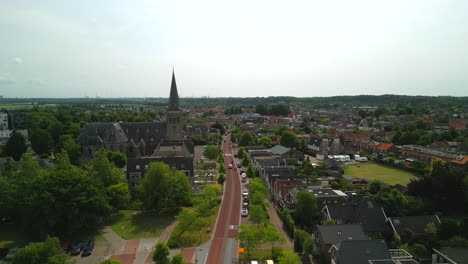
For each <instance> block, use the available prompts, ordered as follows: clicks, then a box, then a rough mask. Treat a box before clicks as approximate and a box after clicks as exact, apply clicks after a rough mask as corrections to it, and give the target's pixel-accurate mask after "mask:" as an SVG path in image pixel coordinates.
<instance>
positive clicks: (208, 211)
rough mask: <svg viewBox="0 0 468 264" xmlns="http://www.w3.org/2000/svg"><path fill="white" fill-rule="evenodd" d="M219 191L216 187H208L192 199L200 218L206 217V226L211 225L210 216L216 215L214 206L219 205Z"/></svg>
mask: <svg viewBox="0 0 468 264" xmlns="http://www.w3.org/2000/svg"><path fill="white" fill-rule="evenodd" d="M220 192H221V189H220V188H219V186H218V185H208V186H206V187H205V188H203V190H202V191H201V192H200V193H199V195H198V196H197V197H196V198H195V199H194V200H195V201H194V204H195V208H196V211H197V212H198V213H199V214H200V216H204V217H208V224H210V225H211V216H212V215H214V214H215V213H216V211H215V209H216V205H218V203H219V199H217V197H218V194H219V193H220Z"/></svg>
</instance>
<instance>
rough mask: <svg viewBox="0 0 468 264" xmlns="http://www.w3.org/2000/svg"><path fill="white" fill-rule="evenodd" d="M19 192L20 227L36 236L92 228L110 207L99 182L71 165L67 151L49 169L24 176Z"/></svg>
mask: <svg viewBox="0 0 468 264" xmlns="http://www.w3.org/2000/svg"><path fill="white" fill-rule="evenodd" d="M23 177H24V176H23ZM21 194H22V196H21V197H20V198H19V200H20V206H21V207H22V210H21V214H22V216H21V217H22V219H24V220H25V221H24V222H23V228H24V229H25V230H26V231H27V232H28V234H30V235H32V236H35V237H36V238H43V237H44V236H45V235H46V234H53V235H58V236H60V237H64V238H71V237H76V236H78V235H82V234H84V233H85V234H86V233H90V232H93V231H94V230H95V229H96V228H97V227H98V225H99V223H100V222H101V221H102V219H103V218H104V217H106V216H107V215H109V213H110V209H111V207H110V206H109V203H108V198H107V196H106V193H105V191H103V186H102V184H101V183H100V182H99V181H97V180H96V179H94V178H92V177H90V176H89V175H88V174H87V173H86V172H84V171H83V170H81V169H79V168H77V167H75V166H73V165H71V163H70V160H69V159H68V156H67V154H66V152H62V153H60V154H57V160H56V166H55V167H54V168H53V169H52V170H51V171H48V172H40V173H39V175H37V176H34V177H28V179H27V180H24V184H22V187H21Z"/></svg>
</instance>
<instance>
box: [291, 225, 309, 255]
mask: <svg viewBox="0 0 468 264" xmlns="http://www.w3.org/2000/svg"><path fill="white" fill-rule="evenodd" d="M309 236H310V234H309V233H307V232H306V231H305V230H302V229H297V230H296V231H295V232H294V250H295V251H296V252H299V253H302V252H303V251H304V242H305V241H306V240H307V238H308V237H309Z"/></svg>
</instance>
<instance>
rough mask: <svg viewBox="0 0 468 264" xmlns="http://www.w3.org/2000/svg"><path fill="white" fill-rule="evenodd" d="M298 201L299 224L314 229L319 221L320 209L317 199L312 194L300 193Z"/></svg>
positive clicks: (297, 217)
mask: <svg viewBox="0 0 468 264" xmlns="http://www.w3.org/2000/svg"><path fill="white" fill-rule="evenodd" d="M296 199H297V204H296V219H297V223H298V224H301V225H303V226H305V227H307V228H312V227H313V226H314V225H316V224H317V223H318V221H319V214H320V209H319V208H318V206H317V198H315V196H314V195H313V194H312V193H310V192H299V194H298V195H297V198H296Z"/></svg>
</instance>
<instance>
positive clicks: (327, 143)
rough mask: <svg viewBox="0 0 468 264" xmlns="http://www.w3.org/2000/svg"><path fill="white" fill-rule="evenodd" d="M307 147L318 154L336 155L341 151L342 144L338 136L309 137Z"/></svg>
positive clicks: (342, 149)
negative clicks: (332, 137)
mask: <svg viewBox="0 0 468 264" xmlns="http://www.w3.org/2000/svg"><path fill="white" fill-rule="evenodd" d="M307 149H308V150H309V151H311V152H312V153H315V154H319V155H338V154H341V153H343V151H344V145H343V144H342V143H341V141H340V139H339V138H335V139H326V138H316V137H313V138H310V139H309V141H308V142H307Z"/></svg>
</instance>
